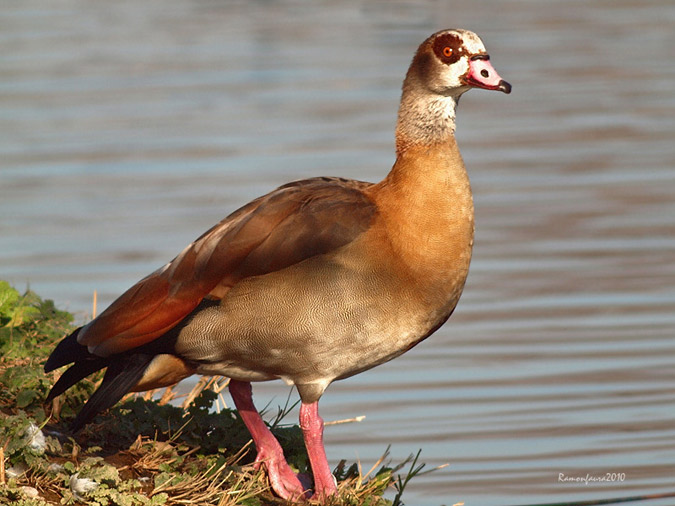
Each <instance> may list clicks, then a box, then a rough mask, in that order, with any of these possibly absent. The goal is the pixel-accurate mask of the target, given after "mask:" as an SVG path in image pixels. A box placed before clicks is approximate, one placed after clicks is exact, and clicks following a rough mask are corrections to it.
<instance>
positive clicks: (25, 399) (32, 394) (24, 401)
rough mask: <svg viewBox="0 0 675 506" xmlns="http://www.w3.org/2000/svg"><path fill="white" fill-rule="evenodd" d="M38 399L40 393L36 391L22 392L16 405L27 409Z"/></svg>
mask: <svg viewBox="0 0 675 506" xmlns="http://www.w3.org/2000/svg"><path fill="white" fill-rule="evenodd" d="M37 397H38V393H37V392H36V391H35V390H32V389H28V390H22V391H20V392H19V393H18V394H17V396H16V405H17V406H18V407H19V408H25V407H26V406H30V404H31V403H32V402H33V401H34V400H35V399H36V398H37Z"/></svg>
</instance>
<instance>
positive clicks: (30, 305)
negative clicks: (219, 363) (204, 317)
mask: <svg viewBox="0 0 675 506" xmlns="http://www.w3.org/2000/svg"><path fill="white" fill-rule="evenodd" d="M72 322H73V316H72V315H71V314H69V313H67V312H64V311H60V310H58V309H56V307H55V306H54V303H53V302H52V301H49V300H42V299H41V298H40V297H38V296H37V295H36V294H34V293H33V292H30V291H29V292H27V293H25V294H23V295H21V294H19V293H18V292H17V291H16V290H14V289H13V288H12V287H10V286H9V285H8V284H7V283H6V282H4V281H0V504H5V503H6V504H17V505H19V506H37V505H45V504H94V505H101V506H106V505H120V506H136V505H178V504H181V505H182V504H199V505H201V504H203V505H210V504H213V505H219V506H229V505H250V506H264V505H278V504H284V503H285V502H284V501H280V500H279V499H277V498H275V497H274V496H273V495H272V493H271V492H270V490H269V487H268V484H267V480H266V477H265V475H264V474H263V473H262V472H258V471H256V470H254V468H253V466H252V465H251V461H252V459H253V458H254V457H255V451H254V448H253V447H252V445H251V442H250V439H249V434H248V432H247V431H246V428H245V427H244V425H243V423H242V422H241V419H240V418H239V417H238V415H237V413H236V411H231V410H229V409H220V410H217V409H214V407H215V405H216V404H218V399H219V393H218V391H219V389H222V387H220V386H219V383H218V382H217V381H213V380H211V381H201V382H200V383H198V386H197V387H196V388H195V390H194V391H193V392H192V393H191V395H189V396H188V398H187V399H186V400H184V401H183V405H182V406H181V405H177V403H178V400H177V399H175V396H174V394H173V392H172V391H171V390H168V391H164V392H159V393H155V395H154V396H142V397H141V396H128V397H127V398H126V399H125V400H124V401H123V402H121V403H119V404H118V405H117V406H116V407H114V408H113V409H111V410H109V411H108V412H107V413H105V414H102V415H99V416H98V417H97V418H96V419H95V420H94V421H93V423H91V424H89V425H88V426H87V427H86V428H85V429H84V430H82V431H81V432H80V433H78V434H77V435H72V434H69V433H68V431H67V426H68V421H69V420H70V419H71V418H72V417H73V416H74V414H75V413H76V412H77V411H78V409H79V408H80V407H81V406H82V405H83V403H84V402H85V400H86V399H87V398H88V397H89V395H90V394H91V393H92V392H93V391H94V389H95V386H96V384H97V381H99V380H100V377H101V376H100V375H94V376H92V377H90V378H88V379H86V380H84V381H82V382H80V383H79V384H78V385H77V386H75V387H74V388H72V389H70V390H69V391H68V392H67V393H66V394H64V395H62V396H61V397H60V398H58V399H56V400H55V401H53V402H52V403H50V404H49V405H47V404H45V398H46V396H47V393H48V392H49V390H50V388H51V386H52V385H53V383H54V382H55V381H56V379H57V378H58V376H59V374H60V372H61V371H57V372H56V373H51V374H45V373H44V372H43V370H42V366H43V364H44V362H45V360H46V358H47V356H48V355H49V353H50V352H51V350H52V349H53V348H54V346H55V343H56V342H58V341H59V340H60V339H61V338H63V337H64V335H66V333H68V332H69V331H70V330H71V329H72V328H73V326H72ZM150 397H152V398H150ZM153 399H159V400H153ZM286 410H287V407H285V408H279V409H278V412H277V413H276V416H269V413H268V416H266V417H265V418H266V419H272V421H271V422H270V426H271V428H272V431H273V432H274V433H275V435H276V436H277V438H278V439H279V441H280V442H281V444H282V446H283V448H284V451H285V453H286V456H287V458H288V461H289V463H290V464H291V465H292V466H293V467H295V468H296V469H297V470H298V471H299V472H305V473H306V472H308V469H307V457H306V454H305V449H304V445H303V442H302V434H301V432H300V429H299V427H298V426H297V425H286V424H284V423H283V417H284V415H285V412H286ZM383 462H384V457H383V459H382V462H380V463H379V464H378V465H377V466H376V467H374V468H373V469H372V470H370V471H369V472H364V471H362V470H361V469H360V468H359V466H358V465H357V464H355V463H352V464H350V463H346V462H341V463H340V464H339V465H338V467H337V469H336V471H335V474H336V476H337V479H338V482H339V492H340V493H339V496H338V497H336V498H335V499H334V500H333V501H332V502H331V504H334V505H353V506H356V505H369V506H385V505H392V504H393V505H399V504H402V502H401V494H402V492H403V489H404V488H405V485H406V484H407V481H408V480H409V479H410V478H411V477H413V476H414V475H415V474H418V473H419V471H420V470H421V468H422V467H423V466H422V465H418V464H417V460H416V458H415V459H410V460H409V461H407V462H405V463H403V464H401V465H399V466H396V467H395V468H393V469H392V468H391V467H389V466H388V465H387V464H386V463H383ZM400 469H405V471H406V473H407V474H406V473H404V474H405V476H398V475H397V472H398V471H399V470H400ZM388 488H389V489H390V490H391V494H390V495H391V497H392V499H391V500H388V499H384V498H383V497H382V494H383V493H384V491H385V490H386V489H388Z"/></svg>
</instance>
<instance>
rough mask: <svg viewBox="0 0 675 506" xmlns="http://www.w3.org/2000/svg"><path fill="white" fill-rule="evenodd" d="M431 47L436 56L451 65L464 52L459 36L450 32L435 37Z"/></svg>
mask: <svg viewBox="0 0 675 506" xmlns="http://www.w3.org/2000/svg"><path fill="white" fill-rule="evenodd" d="M433 49H434V54H435V55H436V57H437V58H438V59H439V60H441V61H442V62H443V63H445V64H447V65H452V64H453V63H455V62H456V61H457V60H459V59H460V58H461V57H462V56H464V54H466V51H465V49H464V45H463V42H462V39H461V37H459V35H455V34H452V33H446V34H443V35H440V36H438V37H436V40H434V45H433Z"/></svg>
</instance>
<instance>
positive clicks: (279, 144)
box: [0, 0, 675, 506]
mask: <svg viewBox="0 0 675 506" xmlns="http://www.w3.org/2000/svg"><path fill="white" fill-rule="evenodd" d="M454 26H457V27H465V28H469V29H473V30H475V31H476V32H478V33H479V34H480V35H481V36H482V37H483V39H484V41H485V42H486V44H487V46H488V49H489V51H490V53H491V55H492V61H493V63H494V65H495V67H496V68H497V70H498V71H499V72H500V74H501V75H502V76H503V77H504V78H505V79H507V80H509V81H510V82H511V83H512V84H513V85H514V91H513V93H512V94H511V95H509V96H505V95H503V94H497V93H488V92H484V91H480V90H479V91H472V92H471V93H469V94H467V95H466V96H465V97H464V98H463V99H462V103H461V106H460V109H459V119H458V140H459V143H460V147H461V149H462V153H463V156H464V158H465V161H466V163H467V166H468V168H469V171H470V174H471V178H472V184H473V189H474V194H475V201H476V210H477V234H476V247H475V253H474V261H473V264H472V269H471V274H470V276H469V280H468V284H467V287H466V291H465V294H464V296H463V299H462V301H461V302H460V305H459V307H458V309H457V311H456V313H455V315H454V316H453V317H452V319H451V320H450V322H449V323H448V324H447V325H446V326H445V327H443V328H442V329H441V330H440V331H439V332H437V333H436V334H435V335H434V336H433V338H431V339H429V340H427V341H426V342H425V343H423V344H421V345H420V346H418V347H417V348H415V349H414V350H412V351H411V352H409V353H407V354H406V355H405V356H403V357H401V358H399V359H397V360H395V361H393V362H391V363H389V364H386V365H384V366H381V367H379V368H377V369H374V370H372V371H369V372H367V373H364V374H362V375H360V376H357V377H355V378H352V379H349V380H347V381H343V382H338V383H336V384H334V385H332V386H331V388H330V389H329V390H328V392H327V394H326V395H325V396H324V398H323V399H322V413H323V416H324V418H326V419H327V420H335V419H341V418H348V417H353V416H358V415H366V419H365V420H364V421H363V422H361V423H358V424H349V425H338V426H332V427H329V428H328V429H327V434H326V440H327V441H326V443H327V451H328V455H329V458H330V460H331V463H332V464H336V463H337V462H338V460H339V459H342V458H345V459H349V460H353V459H355V458H360V459H361V461H362V462H363V466H364V467H365V468H368V467H370V465H372V463H373V462H374V461H375V460H376V459H377V458H378V457H379V456H380V455H381V454H382V452H383V451H384V449H385V448H386V446H387V445H388V444H392V458H393V459H394V460H395V461H397V460H402V459H403V458H404V457H406V456H407V455H408V454H409V453H414V452H416V451H417V450H418V449H419V448H422V457H421V458H422V460H423V461H425V462H427V464H428V466H435V465H441V464H444V463H450V466H449V467H447V468H445V469H442V470H439V471H437V472H435V473H432V474H429V475H426V476H423V477H421V478H419V479H417V480H416V481H413V482H412V484H411V485H410V488H409V490H408V491H407V494H406V497H407V503H408V504H410V505H422V506H425V505H440V504H448V505H449V504H453V503H456V502H460V501H463V502H465V503H466V504H467V505H469V504H473V505H480V506H490V505H506V504H527V503H530V504H531V503H535V502H544V501H546V502H554V501H562V500H583V499H594V498H595V499H598V498H607V497H619V496H627V495H640V494H646V493H659V492H667V491H673V490H675V408H674V407H673V406H674V401H675V388H674V386H675V367H673V366H674V365H675V364H674V363H675V358H674V357H675V339H674V338H673V335H674V334H675V311H674V310H675V219H674V217H675V198H673V195H675V147H674V143H673V140H674V139H675V93H673V89H675V88H674V86H673V82H675V66H674V65H673V59H674V57H675V30H673V26H675V5H674V4H673V3H672V2H671V1H670V0H662V1H659V0H654V1H649V0H648V1H636V0H623V1H616V0H611V1H610V0H605V1H596V2H585V1H584V2H582V1H562V0H550V1H547V2H534V1H528V0H506V1H502V2H496V1H494V0H482V1H478V2H453V3H452V4H450V3H447V2H441V1H430V2H414V3H413V2H406V1H396V2H383V1H373V2H367V3H359V2H354V1H346V2H340V3H337V2H335V3H333V4H327V3H316V4H315V3H311V4H310V3H308V2H296V1H280V2H262V1H251V2H244V1H240V2H227V3H225V2H215V1H191V2H187V1H174V2H160V1H158V0H151V1H149V2H142V3H138V2H130V1H122V2H115V3H100V2H95V3H91V2H85V1H82V0H69V1H66V0H64V1H63V2H58V3H54V2H52V3H48V4H45V3H43V2H36V1H32V0H27V1H23V2H16V3H15V2H4V3H3V5H2V8H1V9H0V112H1V114H0V278H4V279H8V280H9V281H10V282H12V283H13V284H14V285H15V286H17V287H18V288H20V289H23V288H25V287H26V286H27V285H30V287H31V288H32V289H34V290H36V291H37V292H38V293H40V294H41V295H43V296H46V297H49V298H53V299H55V300H56V301H57V304H58V305H59V306H60V307H63V308H65V309H69V310H72V311H75V312H76V313H77V314H78V315H80V317H81V318H82V319H84V318H86V315H87V314H88V313H90V311H91V309H90V304H91V296H92V292H93V291H94V290H97V291H98V293H99V302H100V304H101V305H102V306H105V305H107V304H108V303H109V302H111V301H112V300H113V299H114V298H115V297H116V296H117V295H119V294H120V293H121V292H122V291H124V290H125V289H126V288H127V287H129V286H130V285H131V284H132V283H134V282H135V281H136V280H137V279H139V278H140V277H142V276H144V275H145V274H147V273H148V272H150V271H152V270H154V269H155V268H156V267H158V266H160V265H162V264H163V263H165V262H166V261H167V260H169V259H170V258H172V257H173V256H174V255H175V254H176V253H177V252H178V251H180V250H181V249H182V248H183V247H184V245H185V244H187V243H188V242H190V241H191V240H192V239H194V238H195V237H196V236H198V235H199V234H201V232H202V231H204V230H205V229H206V228H208V227H209V226H211V225H212V224H213V223H215V222H217V221H218V220H220V219H221V218H222V217H223V216H224V215H225V214H227V213H228V212H230V211H231V210H233V209H235V208H236V207H238V206H239V205H241V204H243V203H245V202H247V201H248V200H250V199H252V198H254V197H256V196H258V195H260V194H262V193H264V192H267V191H269V190H270V189H272V188H274V187H276V186H277V185H279V184H282V183H284V182H286V181H289V180H293V179H298V178H303V177H308V176H312V175H338V176H343V177H352V178H358V179H365V180H371V181H376V180H379V179H381V178H382V177H383V176H384V175H385V174H386V172H387V171H388V169H389V167H390V166H391V164H392V162H393V128H394V123H395V113H396V108H397V105H398V98H399V89H400V84H401V81H402V79H403V76H404V74H405V71H406V69H407V65H408V63H409V61H410V59H411V57H412V53H413V51H414V50H415V48H416V47H417V45H418V44H419V42H421V41H422V40H423V39H424V38H425V37H426V36H427V35H428V34H430V33H431V32H433V31H435V30H438V29H441V28H446V27H454ZM255 392H256V399H257V401H258V403H259V404H260V405H264V404H265V403H267V402H268V401H269V400H271V399H272V400H273V402H274V403H278V402H283V401H284V399H285V397H286V395H287V392H288V389H287V387H285V386H283V385H281V384H274V383H268V384H260V385H257V387H256V389H255ZM608 472H610V473H612V472H614V473H623V474H624V475H625V477H624V479H623V481H613V482H601V483H597V482H589V483H588V484H587V485H586V484H584V483H576V482H569V481H563V478H561V473H562V476H563V477H571V478H574V477H585V476H586V475H587V474H589V475H591V476H604V475H605V473H608ZM671 503H672V501H670V502H669V501H668V500H665V501H663V500H662V501H653V502H650V503H649V504H650V505H651V504H655V505H658V504H671Z"/></svg>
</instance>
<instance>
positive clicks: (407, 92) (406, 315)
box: [46, 30, 510, 498]
mask: <svg viewBox="0 0 675 506" xmlns="http://www.w3.org/2000/svg"><path fill="white" fill-rule="evenodd" d="M481 48H482V43H481V42H480V39H478V38H477V37H476V36H475V34H472V33H471V32H466V31H461V30H448V31H444V32H438V33H437V34H434V35H433V36H432V37H430V38H429V39H427V41H425V43H423V44H422V46H420V49H419V50H418V53H417V55H416V56H415V59H414V60H413V63H412V65H411V67H410V70H409V71H408V75H407V77H406V81H405V83H404V87H403V97H402V100H401V110H400V111H399V123H398V127H397V159H396V162H395V164H394V166H393V168H392V169H391V171H390V173H389V175H388V176H387V177H386V178H385V179H384V180H382V181H381V182H379V183H377V184H372V183H365V182H360V181H352V180H345V179H339V178H313V179H307V180H303V181H297V182H294V183H289V184H288V185H284V186H282V187H280V188H278V189H277V190H274V191H273V192H271V193H269V194H267V195H265V196H263V197H260V198H258V199H256V200H254V201H252V202H251V203H249V204H247V205H246V206H244V207H242V208H241V209H239V210H238V211H235V212H234V213H232V214H231V215H229V216H228V217H227V218H225V219H224V220H223V221H221V222H220V223H219V224H218V225H216V226H215V227H213V228H212V229H210V230H209V231H207V232H206V233H205V234H203V235H202V236H201V237H199V238H198V239H197V240H196V241H195V242H193V243H192V244H190V245H189V246H188V247H187V248H185V249H184V250H183V251H182V252H181V253H180V254H179V255H178V256H177V257H176V258H174V259H173V260H172V261H171V262H169V263H168V264H167V265H165V266H164V267H162V268H160V269H159V270H157V271H155V272H154V273H152V274H151V275H149V276H148V277H146V278H144V279H143V280H141V281H139V283H137V284H136V285H135V286H134V287H132V288H131V289H129V290H128V291H127V292H126V293H125V294H123V295H122V296H121V297H120V298H119V299H117V300H116V301H115V302H114V303H113V304H112V305H111V306H110V307H109V308H108V309H107V310H106V311H104V312H103V313H102V314H101V315H100V316H99V317H98V318H96V319H94V320H93V321H92V322H90V323H89V324H88V325H86V326H84V327H82V328H80V329H78V331H76V332H75V333H73V334H72V335H71V336H69V337H68V338H66V339H65V340H64V341H62V343H60V344H59V346H58V347H57V349H56V350H55V351H54V353H53V354H52V356H51V357H50V359H49V361H48V362H47V365H46V369H47V370H52V369H55V368H57V367H60V366H62V365H66V364H68V363H73V362H74V365H73V366H72V367H71V368H70V369H69V370H68V371H67V372H66V373H64V375H63V376H62V378H61V380H60V381H59V382H58V383H57V385H56V386H55V387H54V390H53V392H52V393H51V396H54V395H58V394H60V393H61V392H63V391H64V390H65V389H67V388H68V387H69V386H71V385H72V384H74V383H75V382H77V381H79V380H80V379H81V378H83V377H85V376H86V375H88V374H90V373H91V372H94V371H96V370H99V369H102V368H107V373H106V376H105V378H104V381H103V385H102V386H101V388H100V389H99V390H98V391H97V392H96V393H95V394H94V395H93V396H92V398H91V399H90V401H89V402H88V403H87V405H86V406H85V408H83V410H82V411H81V412H80V414H79V415H78V418H77V419H76V421H75V426H76V428H77V427H80V426H81V425H82V424H84V423H86V422H87V421H88V420H89V419H90V418H91V417H93V416H94V415H95V414H96V412H98V411H100V410H102V409H105V408H107V407H109V406H111V405H112V404H114V403H115V402H117V401H118V400H119V399H120V398H121V396H122V395H124V394H125V393H126V392H128V391H131V390H135V391H140V390H146V389H150V388H156V387H159V386H168V385H171V384H174V383H176V382H177V381H180V380H181V379H183V378H185V377H187V376H189V375H191V374H195V373H197V374H206V375H215V374H218V375H224V376H227V377H229V378H231V379H232V383H231V392H232V394H233V397H234V399H235V403H236V404H237V407H238V409H239V411H240V413H241V414H242V418H243V419H244V421H245V422H246V424H247V426H248V427H249V430H251V433H252V435H253V438H254V441H255V443H256V446H257V447H258V459H257V460H258V462H261V463H264V465H265V466H266V467H267V470H268V474H269V476H270V481H271V482H272V486H273V488H274V490H275V491H276V492H277V493H278V494H279V495H281V496H283V497H287V498H299V497H301V496H302V495H303V491H304V486H303V485H301V484H300V482H299V481H298V479H297V478H295V477H294V475H292V473H291V472H290V470H289V469H288V467H287V465H286V464H285V461H284V460H283V454H281V455H279V454H280V451H281V450H280V447H278V443H276V441H275V440H274V438H273V437H272V436H271V433H269V431H268V430H267V429H266V428H265V427H264V424H262V421H261V420H260V418H259V415H257V412H255V409H254V408H253V407H252V406H253V404H252V402H251V397H250V387H249V386H248V384H249V382H252V381H266V380H272V379H282V380H284V381H286V382H287V383H289V384H292V385H295V386H296V387H297V389H298V392H299V393H300V397H301V400H302V407H301V426H302V428H303V431H304V433H305V442H306V445H307V450H308V453H309V457H310V461H311V463H312V469H313V474H314V482H315V483H314V487H315V490H316V492H317V494H318V495H326V494H330V493H332V492H333V491H334V490H335V485H334V483H333V482H332V481H331V478H330V477H331V475H330V469H329V468H328V464H327V462H326V459H325V453H323V443H322V441H321V437H320V436H321V433H322V430H323V424H322V422H321V421H320V420H321V419H320V418H319V417H318V411H317V403H318V400H319V398H320V397H321V395H322V394H323V392H324V390H325V389H326V387H327V386H328V385H329V384H330V383H331V382H333V381H335V380H338V379H343V378H347V377H349V376H352V375H354V374H357V373H359V372H362V371H364V370H367V369H370V368H372V367H374V366H376V365H379V364H381V363H383V362H386V361H388V360H391V359H393V358H395V357H397V356H399V355H401V354H402V353H404V352H405V351H407V350H408V349H410V348H411V347H413V346H414V345H416V344H417V343H419V342H420V341H421V340H423V339H425V338H426V337H428V336H429V335H430V334H432V333H433V332H434V331H435V330H436V329H438V328H439V327H440V326H441V325H442V324H443V323H444V322H445V321H446V320H447V319H448V318H449V316H450V314H451V313H452V311H453V310H454V308H455V306H456V304H457V301H458V300H459V297H460V295H461V293H462V289H463V287H464V283H465V280H466V277H467V274H468V269H469V262H470V259H471V249H472V245H473V227H474V224H473V202H472V197H471V189H470V185H469V179H468V176H467V173H466V169H465V167H464V163H463V161H462V157H461V155H460V153H459V149H458V148H457V145H456V143H455V139H454V114H455V105H456V103H457V100H458V98H459V96H460V95H461V94H462V93H463V92H464V91H466V90H468V89H469V88H470V87H471V86H479V87H483V88H488V89H499V90H501V91H505V92H507V93H508V92H509V91H510V86H509V85H508V84H507V83H505V82H504V81H502V80H501V78H499V76H498V75H497V74H496V72H494V69H492V67H491V66H490V65H489V63H487V59H488V58H487V55H486V54H485V52H484V48H483V49H482V50H481ZM474 62H475V63H474ZM486 69H489V70H486ZM479 72H482V73H480V74H479ZM489 72H492V73H493V75H489ZM486 73H488V77H486ZM476 76H478V77H476ZM495 76H496V77H495ZM472 79H473V81H472ZM481 79H482V81H481ZM317 434H318V436H317ZM270 438H271V439H270Z"/></svg>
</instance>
